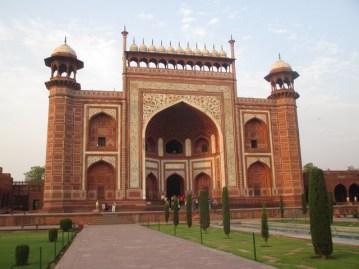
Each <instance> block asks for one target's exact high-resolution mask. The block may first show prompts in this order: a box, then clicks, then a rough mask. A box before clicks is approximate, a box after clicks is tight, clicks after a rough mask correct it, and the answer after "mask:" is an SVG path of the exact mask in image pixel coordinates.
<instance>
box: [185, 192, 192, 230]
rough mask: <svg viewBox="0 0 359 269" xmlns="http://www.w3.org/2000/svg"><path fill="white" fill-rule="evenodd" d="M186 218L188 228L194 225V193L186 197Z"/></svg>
mask: <svg viewBox="0 0 359 269" xmlns="http://www.w3.org/2000/svg"><path fill="white" fill-rule="evenodd" d="M186 219H187V226H188V228H191V227H192V194H190V193H189V194H188V195H187V197H186Z"/></svg>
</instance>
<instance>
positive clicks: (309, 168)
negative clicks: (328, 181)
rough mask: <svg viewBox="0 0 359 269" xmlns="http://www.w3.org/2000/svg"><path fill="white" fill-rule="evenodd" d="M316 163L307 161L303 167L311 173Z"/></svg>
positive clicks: (306, 171)
mask: <svg viewBox="0 0 359 269" xmlns="http://www.w3.org/2000/svg"><path fill="white" fill-rule="evenodd" d="M314 167H315V166H314V164H313V163H307V164H305V165H304V167H303V170H304V173H309V172H310V170H312V169H313V168H314Z"/></svg>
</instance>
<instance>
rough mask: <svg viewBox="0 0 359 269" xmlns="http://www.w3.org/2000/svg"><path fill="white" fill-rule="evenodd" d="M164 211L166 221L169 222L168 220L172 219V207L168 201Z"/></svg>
mask: <svg viewBox="0 0 359 269" xmlns="http://www.w3.org/2000/svg"><path fill="white" fill-rule="evenodd" d="M163 211H164V213H165V221H166V222H168V219H169V218H170V205H169V203H168V201H167V200H166V201H165V203H164V205H163Z"/></svg>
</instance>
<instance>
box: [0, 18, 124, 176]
mask: <svg viewBox="0 0 359 269" xmlns="http://www.w3.org/2000/svg"><path fill="white" fill-rule="evenodd" d="M54 29H58V25H54V24H53V23H51V22H49V21H46V20H40V19H36V20H35V19H24V20H11V21H6V22H4V21H2V20H1V19H0V32H1V33H5V34H6V35H4V36H1V40H2V41H1V47H2V49H1V50H0V59H1V61H0V81H1V88H0V92H1V96H2V98H1V99H0V122H1V123H2V136H1V140H0V152H3V153H5V152H6V154H5V155H6V156H3V155H4V154H3V155H2V156H0V157H1V158H0V162H1V166H3V167H4V168H5V170H6V171H9V172H11V173H12V175H13V177H14V179H15V180H22V179H23V173H24V172H25V171H27V170H28V169H29V167H31V166H33V165H43V164H44V162H45V149H46V128H47V113H48V111H47V110H48V91H47V89H46V88H45V85H44V82H45V81H46V80H48V79H49V76H50V70H49V69H48V68H47V67H45V65H44V62H43V59H44V58H45V57H48V56H49V55H50V54H51V52H52V50H53V49H54V48H55V47H57V46H58V45H60V44H62V43H63V39H64V36H65V35H67V36H68V44H69V45H70V46H71V47H73V48H74V49H75V51H76V52H77V56H78V58H79V59H81V60H83V61H84V63H85V67H84V69H82V70H80V71H79V72H78V76H77V80H78V82H80V83H81V85H82V88H83V89H97V90H101V89H105V90H112V89H114V88H117V89H119V88H120V85H121V75H120V74H121V71H122V70H121V66H120V65H121V61H120V60H119V59H120V57H121V47H120V40H118V39H117V37H118V32H117V30H116V31H115V30H114V29H112V28H110V27H106V26H102V27H98V26H94V25H88V26H84V25H81V24H79V23H77V22H76V21H71V22H68V23H67V24H64V25H62V28H61V30H54ZM114 59H118V60H114ZM19 78H21V79H19ZM29 119H31V120H29ZM25 132H26V134H25ZM25 136H26V139H24V138H25ZM29 141H31V142H29ZM19 156H23V157H22V158H19ZM5 157H6V158H5Z"/></svg>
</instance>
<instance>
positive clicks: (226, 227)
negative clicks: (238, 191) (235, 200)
mask: <svg viewBox="0 0 359 269" xmlns="http://www.w3.org/2000/svg"><path fill="white" fill-rule="evenodd" d="M222 213H223V231H224V233H225V234H226V235H227V237H229V233H230V232H231V214H230V211H229V199H228V189H227V187H223V191H222Z"/></svg>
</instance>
